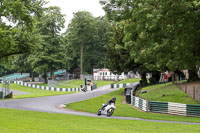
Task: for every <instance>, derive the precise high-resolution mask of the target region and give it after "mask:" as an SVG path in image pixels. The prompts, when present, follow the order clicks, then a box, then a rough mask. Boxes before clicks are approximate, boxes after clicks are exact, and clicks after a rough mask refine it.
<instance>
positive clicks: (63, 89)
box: [14, 81, 81, 92]
mask: <svg viewBox="0 0 200 133" xmlns="http://www.w3.org/2000/svg"><path fill="white" fill-rule="evenodd" d="M14 83H15V84H19V85H23V86H27V87H32V88H37V89H42V90H49V91H62V92H76V91H81V89H80V88H55V87H48V86H40V85H35V84H28V83H23V82H22V81H14Z"/></svg>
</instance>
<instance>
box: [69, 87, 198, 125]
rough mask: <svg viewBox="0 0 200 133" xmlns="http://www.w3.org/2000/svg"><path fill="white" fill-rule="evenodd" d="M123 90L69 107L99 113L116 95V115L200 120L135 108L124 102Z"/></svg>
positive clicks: (170, 119) (184, 120)
mask: <svg viewBox="0 0 200 133" xmlns="http://www.w3.org/2000/svg"><path fill="white" fill-rule="evenodd" d="M122 92H123V89H120V90H119V91H115V92H112V93H109V94H106V95H103V96H100V97H96V98H93V99H90V100H86V101H81V102H76V103H72V104H68V105H67V108H69V109H73V110H78V111H85V112H91V113H97V111H98V109H99V108H100V107H101V106H102V103H106V102H107V101H108V100H109V99H111V98H112V97H116V98H117V100H116V108H117V109H116V110H115V112H114V114H113V115H115V116H125V117H137V118H143V119H156V120H169V121H183V122H200V119H199V118H195V117H183V116H175V115H166V114H155V113H147V112H143V111H140V110H138V109H136V108H134V107H133V106H131V105H128V104H125V103H124V100H123V97H122V95H121V94H122Z"/></svg>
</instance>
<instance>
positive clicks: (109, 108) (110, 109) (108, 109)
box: [97, 97, 116, 117]
mask: <svg viewBox="0 0 200 133" xmlns="http://www.w3.org/2000/svg"><path fill="white" fill-rule="evenodd" d="M115 101H116V98H115V97H113V98H112V99H111V100H109V101H108V102H107V104H102V105H103V106H102V107H101V108H100V109H99V110H98V112H97V115H98V116H100V115H107V116H108V117H110V116H111V115H112V114H113V113H114V111H115V109H116V107H115Z"/></svg>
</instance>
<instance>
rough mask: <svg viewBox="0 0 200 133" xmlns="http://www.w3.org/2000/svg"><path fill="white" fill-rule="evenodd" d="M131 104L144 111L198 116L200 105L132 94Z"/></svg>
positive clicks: (199, 114) (199, 115)
mask: <svg viewBox="0 0 200 133" xmlns="http://www.w3.org/2000/svg"><path fill="white" fill-rule="evenodd" d="M131 104H132V105H134V106H135V107H137V108H139V109H141V110H143V111H146V112H153V113H164V114H172V115H180V116H193V117H200V105H191V104H181V103H172V102H157V101H147V100H144V99H142V98H139V97H135V96H133V95H131Z"/></svg>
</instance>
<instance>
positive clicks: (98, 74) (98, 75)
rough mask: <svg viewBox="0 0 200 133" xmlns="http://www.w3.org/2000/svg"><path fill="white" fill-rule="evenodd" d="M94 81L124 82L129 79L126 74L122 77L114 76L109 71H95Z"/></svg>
mask: <svg viewBox="0 0 200 133" xmlns="http://www.w3.org/2000/svg"><path fill="white" fill-rule="evenodd" d="M93 78H94V80H122V79H125V78H127V76H126V75H124V73H122V74H121V75H117V74H113V73H112V72H111V71H110V70H109V69H106V68H103V69H93Z"/></svg>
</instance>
